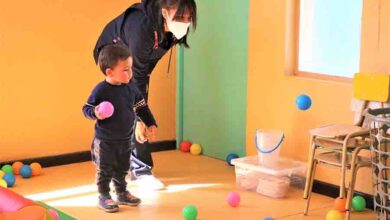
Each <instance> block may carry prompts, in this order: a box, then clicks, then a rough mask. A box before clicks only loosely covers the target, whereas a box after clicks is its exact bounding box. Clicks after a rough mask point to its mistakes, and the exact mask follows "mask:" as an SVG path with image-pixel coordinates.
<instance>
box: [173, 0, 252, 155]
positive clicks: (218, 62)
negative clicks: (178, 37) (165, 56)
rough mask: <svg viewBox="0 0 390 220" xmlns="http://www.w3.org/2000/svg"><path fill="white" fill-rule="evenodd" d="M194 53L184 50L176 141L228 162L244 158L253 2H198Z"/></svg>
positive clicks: (180, 58) (180, 55) (192, 42)
mask: <svg viewBox="0 0 390 220" xmlns="http://www.w3.org/2000/svg"><path fill="white" fill-rule="evenodd" d="M196 3H197V6H198V28H197V30H196V31H195V32H194V33H193V32H191V33H190V37H189V45H190V47H191V48H190V49H183V48H179V50H178V51H179V52H178V77H177V80H178V86H177V88H178V91H177V138H178V142H180V141H181V140H183V139H188V140H190V141H192V142H193V143H199V144H201V145H202V147H203V154H204V155H207V156H210V157H215V158H220V159H225V158H226V155H227V154H228V153H230V152H234V153H237V154H238V155H239V156H245V129H246V94H247V91H246V90H247V74H248V71H247V69H248V68H247V63H248V11H249V0H198V1H196Z"/></svg>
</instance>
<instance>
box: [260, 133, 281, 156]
mask: <svg viewBox="0 0 390 220" xmlns="http://www.w3.org/2000/svg"><path fill="white" fill-rule="evenodd" d="M256 132H257V130H256V131H255V145H256V148H257V150H258V151H259V152H260V153H263V154H270V153H272V152H274V151H275V150H276V149H278V147H279V146H280V145H281V144H282V142H283V140H284V133H282V136H281V137H280V140H279V143H278V144H276V145H275V147H274V148H273V149H271V150H266V151H264V150H262V149H261V148H260V147H259V146H258V145H257V135H256Z"/></svg>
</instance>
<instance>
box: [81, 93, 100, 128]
mask: <svg viewBox="0 0 390 220" xmlns="http://www.w3.org/2000/svg"><path fill="white" fill-rule="evenodd" d="M98 97H99V89H98V88H95V89H94V90H93V91H92V93H91V95H90V96H89V98H88V100H87V103H85V104H84V106H83V114H84V116H85V117H86V118H87V119H91V120H96V119H97V117H96V115H95V107H96V106H97V105H99V103H100V102H99V98H98Z"/></svg>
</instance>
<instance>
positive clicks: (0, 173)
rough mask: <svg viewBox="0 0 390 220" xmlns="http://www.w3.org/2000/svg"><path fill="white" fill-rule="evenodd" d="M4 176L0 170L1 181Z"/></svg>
mask: <svg viewBox="0 0 390 220" xmlns="http://www.w3.org/2000/svg"><path fill="white" fill-rule="evenodd" d="M4 174H5V173H4V171H2V170H0V179H3V176H4Z"/></svg>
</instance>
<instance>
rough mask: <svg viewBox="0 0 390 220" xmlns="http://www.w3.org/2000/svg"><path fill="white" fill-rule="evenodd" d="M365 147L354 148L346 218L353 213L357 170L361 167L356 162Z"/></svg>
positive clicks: (347, 219)
mask: <svg viewBox="0 0 390 220" xmlns="http://www.w3.org/2000/svg"><path fill="white" fill-rule="evenodd" d="M362 149H363V147H358V148H356V149H355V150H354V152H353V154H352V161H351V181H350V184H349V190H348V196H347V203H346V205H345V209H346V212H345V219H346V220H349V219H350V214H351V208H352V197H353V193H354V189H355V183H356V176H357V171H358V170H359V168H360V165H359V164H356V162H357V159H358V155H359V152H360V151H361V150H362Z"/></svg>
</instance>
